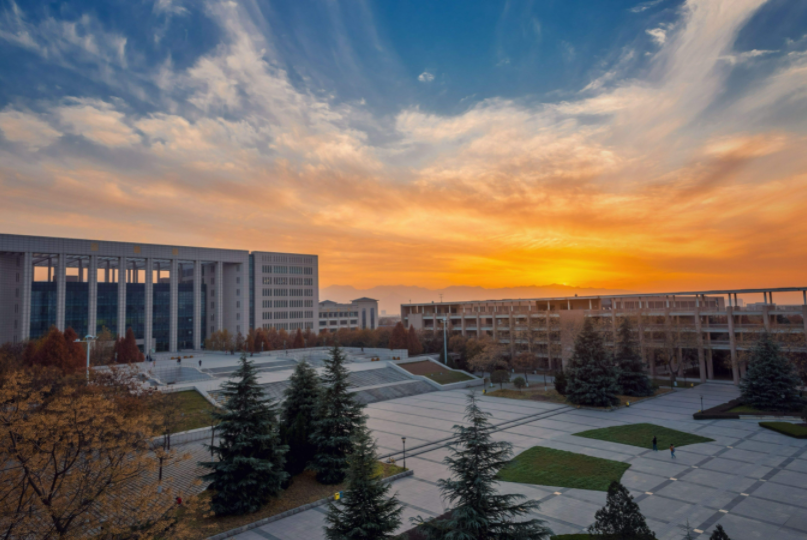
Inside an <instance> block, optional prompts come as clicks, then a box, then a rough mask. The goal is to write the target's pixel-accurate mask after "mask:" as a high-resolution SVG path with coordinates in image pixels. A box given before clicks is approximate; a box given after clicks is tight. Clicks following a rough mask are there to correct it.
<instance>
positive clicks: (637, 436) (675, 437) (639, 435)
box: [575, 424, 713, 450]
mask: <svg viewBox="0 0 807 540" xmlns="http://www.w3.org/2000/svg"><path fill="white" fill-rule="evenodd" d="M654 435H655V436H656V437H657V438H658V447H659V449H662V450H663V449H665V448H668V447H669V446H670V445H671V444H674V445H675V446H676V447H679V446H686V445H688V444H697V443H704V442H712V441H713V439H707V438H706V437H700V436H698V435H693V434H691V433H686V432H683V431H678V430H676V429H670V428H665V427H661V426H657V425H655V424H630V425H627V426H614V427H607V428H601V429H592V430H589V431H583V432H581V433H575V436H577V437H586V438H587V439H597V440H599V441H608V442H615V443H620V444H628V445H630V446H638V447H639V448H648V449H652V448H653V436H654Z"/></svg>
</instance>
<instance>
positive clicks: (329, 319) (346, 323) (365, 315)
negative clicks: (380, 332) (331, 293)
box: [319, 298, 378, 332]
mask: <svg viewBox="0 0 807 540" xmlns="http://www.w3.org/2000/svg"><path fill="white" fill-rule="evenodd" d="M341 328H347V329H349V330H355V329H358V328H361V329H365V328H367V329H370V330H375V329H376V328H378V300H374V299H372V298H358V299H356V300H353V301H352V302H351V303H349V304H339V303H337V302H333V301H332V300H323V301H322V302H320V303H319V331H320V332H322V331H329V332H336V331H337V330H339V329H341Z"/></svg>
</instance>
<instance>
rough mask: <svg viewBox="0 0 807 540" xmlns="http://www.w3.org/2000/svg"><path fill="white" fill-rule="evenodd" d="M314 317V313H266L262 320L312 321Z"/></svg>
mask: <svg viewBox="0 0 807 540" xmlns="http://www.w3.org/2000/svg"><path fill="white" fill-rule="evenodd" d="M313 317H314V312H313V311H275V312H274V313H272V312H271V311H264V312H263V314H262V318H263V320H264V321H271V320H272V319H275V320H283V319H311V318H313Z"/></svg>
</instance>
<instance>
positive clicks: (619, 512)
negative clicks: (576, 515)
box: [588, 480, 656, 540]
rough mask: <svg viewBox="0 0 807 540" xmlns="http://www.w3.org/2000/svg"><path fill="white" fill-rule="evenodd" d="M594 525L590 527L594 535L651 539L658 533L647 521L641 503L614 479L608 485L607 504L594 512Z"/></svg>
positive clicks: (635, 539)
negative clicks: (641, 509) (640, 509)
mask: <svg viewBox="0 0 807 540" xmlns="http://www.w3.org/2000/svg"><path fill="white" fill-rule="evenodd" d="M594 519H595V521H594V525H592V526H591V527H589V528H588V532H589V533H590V534H592V535H597V534H599V535H602V536H605V537H608V538H620V539H621V540H651V539H655V538H656V535H655V534H654V533H653V531H651V530H650V528H649V527H648V526H647V523H646V522H645V519H644V516H643V515H642V513H641V512H640V511H639V505H638V504H636V503H635V502H634V501H633V497H632V496H631V495H630V493H628V490H627V489H625V486H623V485H622V484H621V483H619V482H617V481H616V480H614V481H613V482H611V485H610V486H608V497H607V499H606V503H605V506H604V507H603V508H601V509H599V510H597V513H596V514H594Z"/></svg>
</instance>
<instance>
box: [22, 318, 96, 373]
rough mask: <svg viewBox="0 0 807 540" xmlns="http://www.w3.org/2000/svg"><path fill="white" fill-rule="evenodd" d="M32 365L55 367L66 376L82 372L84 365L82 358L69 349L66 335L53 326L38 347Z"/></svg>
mask: <svg viewBox="0 0 807 540" xmlns="http://www.w3.org/2000/svg"><path fill="white" fill-rule="evenodd" d="M73 334H74V335H75V332H73ZM32 363H33V365H35V366H41V367H54V368H56V369H58V370H60V371H61V372H62V373H63V374H66V375H67V374H71V373H76V372H77V371H79V370H81V368H82V367H83V364H84V362H82V361H81V356H80V355H76V354H75V351H74V350H71V348H68V346H67V342H66V341H65V339H64V334H62V333H61V332H60V331H59V329H58V328H56V327H55V326H51V327H50V330H49V331H48V334H47V335H46V336H45V337H44V338H43V339H42V340H40V342H39V343H38V344H37V345H36V352H35V353H34V354H33V358H32Z"/></svg>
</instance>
